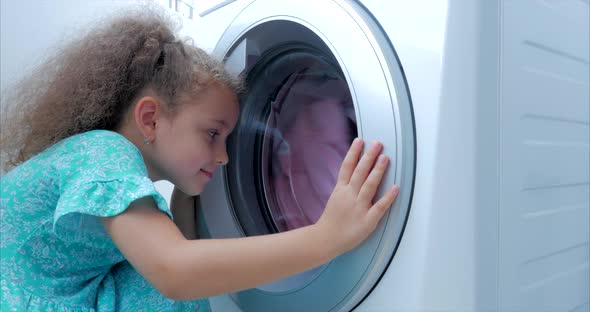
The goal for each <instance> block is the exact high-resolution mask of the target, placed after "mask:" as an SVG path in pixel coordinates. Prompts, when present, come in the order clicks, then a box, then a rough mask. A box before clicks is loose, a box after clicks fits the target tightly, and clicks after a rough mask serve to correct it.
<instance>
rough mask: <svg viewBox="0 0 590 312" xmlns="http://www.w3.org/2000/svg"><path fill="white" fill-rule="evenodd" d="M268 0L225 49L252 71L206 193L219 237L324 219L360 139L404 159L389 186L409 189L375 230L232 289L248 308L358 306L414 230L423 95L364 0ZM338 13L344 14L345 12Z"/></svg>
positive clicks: (240, 20) (234, 65)
mask: <svg viewBox="0 0 590 312" xmlns="http://www.w3.org/2000/svg"><path fill="white" fill-rule="evenodd" d="M306 3H307V4H306V5H299V4H298V3H295V2H285V3H281V5H276V3H274V2H273V1H270V0H257V1H254V2H252V3H251V4H250V5H249V6H248V7H246V8H245V9H244V10H243V11H242V12H241V13H240V14H239V15H238V16H237V18H236V19H235V20H234V21H233V23H232V24H231V25H230V26H229V27H228V28H227V29H226V31H225V33H224V35H223V36H222V38H221V39H220V41H219V43H218V45H217V47H216V49H215V51H214V54H215V55H216V56H218V57H220V58H224V59H225V61H226V66H227V68H228V69H229V70H230V71H232V72H235V73H240V74H242V75H245V77H246V80H247V92H246V93H245V94H243V95H242V96H241V97H240V105H241V107H240V109H241V115H240V120H239V122H238V126H237V127H236V129H235V130H234V132H233V133H232V135H231V136H230V138H229V140H228V154H229V157H230V161H229V164H228V165H227V167H226V168H225V170H223V174H217V175H216V176H214V177H213V179H212V181H211V182H210V184H209V185H208V186H207V188H206V190H205V191H204V192H203V194H202V195H201V203H202V214H203V219H204V222H203V223H205V224H204V226H205V227H206V231H207V232H208V233H207V234H209V236H210V237H215V238H223V237H242V236H254V235H265V234H272V233H277V232H283V231H289V230H293V229H297V228H299V227H303V226H307V225H310V224H313V223H314V222H316V221H317V220H318V218H319V216H320V215H321V213H322V212H323V209H324V206H325V204H326V202H327V200H328V198H329V196H330V193H331V191H332V189H333V187H334V185H335V182H336V176H337V174H338V170H339V167H340V164H341V162H342V159H343V158H344V155H345V154H346V152H347V150H348V147H349V146H350V143H351V142H352V140H353V138H354V137H356V136H359V137H362V138H363V139H364V140H365V141H368V142H371V141H374V140H378V141H381V142H383V143H384V146H385V149H384V153H385V154H387V155H388V156H389V157H390V158H391V159H393V160H394V162H392V164H391V165H390V168H389V170H388V172H387V173H386V177H385V179H384V181H383V184H384V187H388V186H389V185H391V184H392V183H395V184H398V185H400V194H399V195H398V198H397V200H396V202H395V204H394V206H393V207H392V208H391V209H390V211H389V212H388V214H387V215H386V216H385V217H384V218H383V220H382V222H381V223H380V225H379V226H378V227H377V229H376V230H375V232H374V233H373V234H372V235H371V236H370V237H369V238H368V239H367V240H366V241H365V242H363V243H362V244H361V245H360V246H358V247H357V248H355V249H354V250H351V251H350V252H348V253H346V254H344V255H342V256H340V257H337V258H336V259H334V260H332V261H331V262H329V263H327V264H325V265H323V266H321V267H319V268H315V269H312V270H309V271H307V272H303V273H300V274H296V275H294V276H291V277H288V278H286V279H283V280H280V281H276V282H274V283H271V284H267V285H263V286H260V287H257V288H254V289H248V290H244V291H240V292H236V293H233V294H231V297H232V299H233V300H234V302H236V304H237V305H238V306H239V307H240V308H241V309H242V310H244V311H349V310H351V309H352V308H354V307H355V306H356V305H358V304H359V303H360V302H361V301H362V300H363V298H365V297H366V296H367V295H368V294H369V293H370V291H371V289H372V288H373V287H374V286H375V285H376V284H377V283H378V281H379V279H380V278H381V276H382V274H383V272H385V270H386V269H387V266H388V265H389V263H390V261H391V260H392V259H393V257H394V254H395V250H396V248H397V246H398V244H399V242H400V240H401V238H402V234H403V230H404V226H405V222H406V218H407V215H408V210H409V207H410V202H411V195H412V188H413V179H414V170H415V139H414V123H413V116H412V110H411V101H410V97H409V93H408V91H407V86H406V85H405V78H404V77H403V70H402V69H401V65H400V64H399V62H398V61H397V58H396V56H395V52H394V50H393V48H392V46H391V45H390V43H389V42H388V41H387V39H386V38H384V37H383V35H382V34H381V33H380V30H379V28H378V27H377V26H376V25H375V24H373V23H372V20H371V19H370V17H369V16H368V15H363V13H362V12H363V11H362V8H360V7H358V6H356V5H355V4H354V3H352V2H350V3H349V2H340V1H322V2H314V1H309V2H306ZM335 20H337V21H338V23H335V22H334V21H335Z"/></svg>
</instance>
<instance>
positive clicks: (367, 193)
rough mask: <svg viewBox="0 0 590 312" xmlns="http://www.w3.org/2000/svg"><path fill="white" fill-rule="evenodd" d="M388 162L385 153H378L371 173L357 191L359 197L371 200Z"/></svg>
mask: <svg viewBox="0 0 590 312" xmlns="http://www.w3.org/2000/svg"><path fill="white" fill-rule="evenodd" d="M388 163H389V157H387V156H385V155H380V156H379V157H378V158H377V163H376V164H375V167H373V170H371V173H370V174H369V176H368V177H367V180H365V183H363V186H362V187H361V190H360V192H359V199H361V200H366V201H372V200H373V197H375V193H377V189H378V188H379V185H380V184H381V180H382V179H383V176H384V175H385V169H386V168H387V164H388Z"/></svg>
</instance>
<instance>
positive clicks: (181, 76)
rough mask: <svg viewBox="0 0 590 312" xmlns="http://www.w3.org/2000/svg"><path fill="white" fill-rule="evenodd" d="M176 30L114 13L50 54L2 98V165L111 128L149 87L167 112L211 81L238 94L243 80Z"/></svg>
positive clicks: (167, 22) (161, 19)
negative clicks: (87, 132)
mask: <svg viewBox="0 0 590 312" xmlns="http://www.w3.org/2000/svg"><path fill="white" fill-rule="evenodd" d="M174 29H175V24H174V23H173V21H172V19H171V18H170V17H169V16H166V15H165V14H164V13H163V12H162V11H158V10H155V9H154V8H147V7H146V8H144V9H141V10H135V11H127V12H125V13H124V14H122V15H118V16H115V17H114V18H112V19H111V20H108V21H106V23H105V24H101V25H99V27H97V28H95V29H91V30H90V31H88V32H87V33H86V34H84V35H83V36H81V37H80V38H78V39H75V40H72V41H71V42H70V43H68V44H66V45H65V46H63V47H62V48H60V49H58V50H57V51H55V54H54V55H53V57H50V58H48V59H47V61H46V62H45V63H43V65H41V66H39V67H37V68H36V69H35V70H34V71H33V72H32V73H31V74H30V75H29V76H27V77H26V78H25V79H23V80H21V81H20V82H19V83H18V84H16V87H15V88H12V91H11V93H10V94H8V95H6V94H4V95H3V97H2V102H3V103H2V134H1V137H0V143H1V149H2V156H3V160H2V162H3V167H4V170H6V171H8V170H9V169H11V168H12V167H14V166H17V165H18V164H20V163H22V162H24V161H26V160H27V159H29V158H30V157H32V156H34V155H35V154H37V153H39V152H41V151H43V150H44V149H46V148H47V147H49V146H51V145H52V144H54V143H56V142H58V141H60V140H62V139H64V138H66V137H68V136H71V135H74V134H78V133H81V132H85V131H89V130H94V129H106V130H116V129H117V128H118V127H119V126H120V125H121V122H122V120H123V116H124V114H125V113H126V111H127V110H128V109H129V108H130V106H131V104H132V102H133V99H134V98H135V97H136V96H137V95H138V94H139V92H141V91H142V90H144V89H145V88H147V87H149V88H152V89H153V90H154V91H155V92H156V94H157V95H158V97H160V98H161V99H162V101H163V103H164V104H165V105H166V107H165V108H167V109H168V110H170V111H173V109H174V108H175V106H177V105H179V104H178V103H180V102H182V98H183V97H186V96H196V95H198V94H199V92H202V90H203V89H204V88H206V87H207V86H209V85H211V84H214V83H221V84H223V85H225V86H227V87H229V88H230V89H231V90H233V91H234V92H235V93H240V92H242V91H243V89H244V84H243V83H244V82H243V80H242V79H241V78H240V77H236V76H233V75H231V74H230V73H228V72H227V71H226V70H225V68H224V66H223V63H222V62H221V61H220V60H216V59H214V58H213V57H211V56H210V55H208V54H207V53H206V52H205V51H203V50H202V49H200V48H197V47H195V46H193V45H192V44H191V43H190V42H189V41H186V40H180V39H179V38H177V36H176V35H175V33H174ZM4 157H5V158H4Z"/></svg>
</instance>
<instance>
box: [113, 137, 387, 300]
mask: <svg viewBox="0 0 590 312" xmlns="http://www.w3.org/2000/svg"><path fill="white" fill-rule="evenodd" d="M361 150H362V141H360V140H357V141H356V143H355V144H353V146H352V147H351V149H350V151H349V153H348V154H347V156H346V157H345V159H344V162H343V164H342V167H341V170H340V173H339V176H338V182H337V184H336V187H335V189H334V192H333V193H332V195H331V196H330V199H329V200H328V203H327V205H326V209H325V211H324V213H323V214H322V216H321V218H320V220H318V222H317V223H316V224H314V225H310V226H306V227H303V228H299V229H296V230H292V231H288V232H282V233H277V234H272V235H263V236H255V237H245V238H236V239H206V240H192V241H191V240H186V239H185V238H184V237H183V235H182V233H181V232H180V231H179V230H178V228H177V227H176V225H175V224H174V223H173V222H172V221H170V219H169V218H168V217H166V216H165V215H164V214H162V213H161V212H158V211H157V210H156V206H155V203H154V202H153V199H152V198H151V197H149V198H143V199H140V200H137V201H135V202H134V203H133V204H132V205H131V206H130V207H129V209H127V210H126V211H125V212H123V213H121V214H120V215H118V216H115V217H109V218H104V219H103V223H104V225H105V228H106V230H107V232H108V233H109V234H110V235H111V237H112V239H113V240H114V242H115V243H116V244H117V246H118V247H119V249H120V250H121V252H122V253H123V254H124V255H125V257H126V258H127V260H129V262H130V263H131V264H132V265H133V266H134V267H135V268H136V269H137V271H139V273H141V274H142V275H143V276H144V277H145V278H146V279H147V280H148V281H149V282H150V283H151V284H152V285H153V286H154V287H155V288H156V289H158V290H159V291H160V292H161V293H162V294H163V295H165V296H167V297H169V298H172V299H177V300H187V299H196V298H202V297H210V296H214V295H219V294H223V293H227V292H231V291H237V290H242V289H246V288H252V287H256V286H259V285H261V284H265V283H268V282H271V281H274V280H277V279H280V278H284V277H287V276H289V275H292V274H296V273H299V272H302V271H305V270H308V269H311V268H314V267H317V266H319V265H321V264H323V263H325V262H327V261H329V260H330V259H332V258H334V257H336V256H338V255H340V254H342V253H344V252H346V251H348V250H350V249H352V248H354V247H355V246H357V245H358V244H359V243H360V242H361V241H363V240H364V239H365V238H366V237H367V236H368V235H369V234H370V233H371V232H372V231H373V230H374V229H375V227H376V226H377V223H378V221H379V220H380V219H381V217H382V216H383V215H384V213H385V212H386V211H387V209H388V208H389V207H390V206H391V204H392V202H393V200H394V199H395V196H396V195H397V188H394V189H392V190H389V191H387V192H386V193H385V195H384V196H383V197H382V198H381V199H379V200H378V201H377V202H376V203H375V204H374V205H372V200H373V197H374V196H375V193H376V190H377V187H378V186H379V184H380V182H381V179H382V177H383V174H384V171H385V168H386V166H387V158H385V157H383V158H381V159H380V161H377V165H375V167H374V168H373V164H374V163H375V159H376V158H377V155H378V154H379V153H380V145H379V146H373V147H372V148H370V149H369V151H368V152H367V153H366V154H365V156H363V158H362V159H361V160H360V162H359V161H358V159H359V157H360V153H361ZM357 162H358V165H357Z"/></svg>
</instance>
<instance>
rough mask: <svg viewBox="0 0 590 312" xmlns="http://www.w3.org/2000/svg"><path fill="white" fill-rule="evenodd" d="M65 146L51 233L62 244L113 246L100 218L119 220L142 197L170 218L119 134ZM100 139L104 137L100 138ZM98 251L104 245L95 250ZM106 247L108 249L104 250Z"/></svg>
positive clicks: (139, 160) (130, 146)
mask: <svg viewBox="0 0 590 312" xmlns="http://www.w3.org/2000/svg"><path fill="white" fill-rule="evenodd" d="M98 134H100V135H99V137H98V138H95V137H92V136H91V137H88V138H84V137H83V138H80V139H81V140H82V141H83V142H82V143H80V142H74V143H77V144H72V145H71V146H69V147H67V146H66V147H65V149H66V150H68V152H67V153H66V155H67V156H64V158H66V159H62V164H68V165H63V168H61V170H60V171H61V172H62V179H61V180H62V182H61V183H60V184H61V194H60V197H59V200H58V202H57V206H56V209H55V214H54V218H53V231H54V233H55V234H56V235H57V236H58V237H59V238H61V239H62V240H65V241H69V242H85V243H89V242H90V243H92V244H109V243H111V240H110V238H109V236H108V234H107V233H106V231H105V230H104V228H103V226H102V222H101V221H100V218H98V217H111V216H116V215H118V214H120V213H122V212H123V211H125V210H126V209H127V208H128V207H129V205H130V204H131V203H132V202H134V201H135V200H138V199H140V198H143V197H148V196H152V197H153V198H154V201H155V203H156V205H157V207H158V209H159V210H160V211H161V212H163V213H165V214H166V215H167V216H168V217H169V218H170V219H172V213H171V212H170V209H169V208H168V205H167V203H166V200H165V199H164V198H163V197H162V195H161V194H160V193H159V192H158V191H157V190H156V188H155V186H154V183H153V182H152V181H151V180H150V179H149V178H148V177H147V170H146V169H145V165H144V163H143V158H142V157H141V154H140V153H139V151H138V150H137V149H136V148H135V146H134V145H133V144H131V143H130V142H129V141H126V140H125V139H124V138H123V137H121V136H120V135H118V134H116V135H115V134H111V133H106V134H105V133H102V132H99V133H98ZM101 135H102V136H101ZM97 247H100V246H97ZM105 247H106V246H105Z"/></svg>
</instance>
